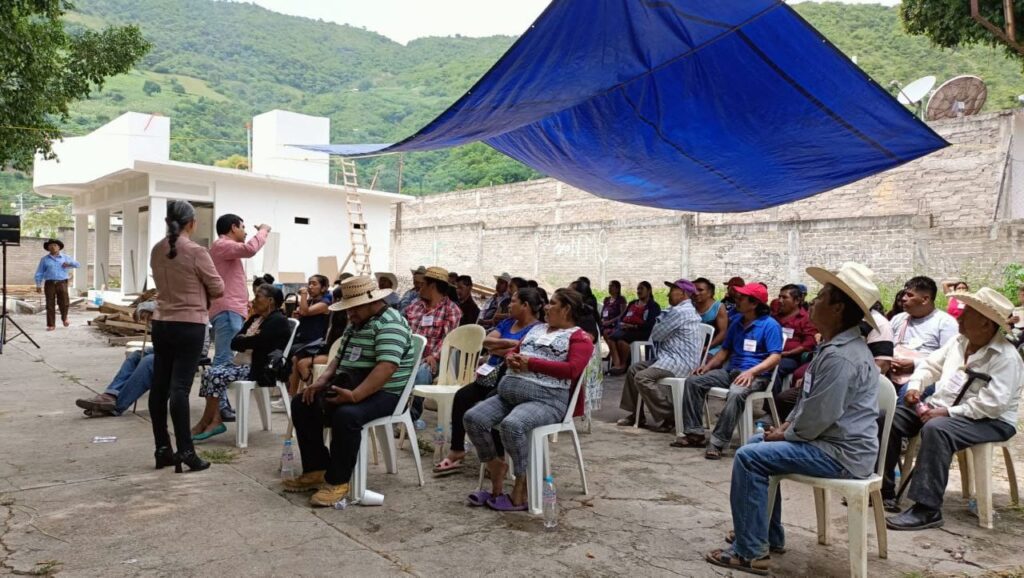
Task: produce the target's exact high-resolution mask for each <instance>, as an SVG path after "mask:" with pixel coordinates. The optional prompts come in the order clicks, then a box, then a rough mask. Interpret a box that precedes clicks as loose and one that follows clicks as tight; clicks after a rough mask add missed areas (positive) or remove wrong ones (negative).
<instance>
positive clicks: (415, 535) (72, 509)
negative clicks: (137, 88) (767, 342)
mask: <svg viewBox="0 0 1024 578" xmlns="http://www.w3.org/2000/svg"><path fill="white" fill-rule="evenodd" d="M91 317H92V314H87V313H85V312H81V311H78V312H75V313H74V314H73V315H72V321H73V325H72V327H71V328H69V329H63V328H61V329H59V330H58V331H56V332H53V333H47V332H46V331H44V327H43V326H44V319H43V316H42V315H36V316H20V317H18V318H17V320H18V322H19V323H22V324H23V325H24V326H25V328H26V329H28V331H29V332H30V333H31V335H32V336H33V337H35V338H36V339H37V340H38V341H39V343H40V345H42V349H40V350H37V349H35V348H33V347H32V346H31V345H30V344H29V343H28V341H26V340H25V339H24V338H22V337H19V338H17V339H15V340H14V341H13V342H11V343H9V344H7V345H6V346H5V348H4V351H3V354H2V355H0V396H2V399H3V400H4V401H3V403H0V416H2V419H0V505H2V508H0V516H2V517H3V528H2V529H0V546H2V549H0V574H9V573H16V574H37V575H38V574H48V573H61V574H67V575H74V576H79V575H85V576H90V575H92V576H100V575H102V576H121V575H154V576H163V575H201V574H202V575H211V574H219V575H230V576H239V575H246V576H269V575H285V574H287V575H323V574H328V573H331V574H340V575H351V576H356V575H358V576H379V575H397V574H413V575H423V576H436V575H451V576H468V575H481V574H495V575H503V576H504V575H559V576H564V575H574V576H576V575H579V576H622V575H636V576H667V575H684V576H711V575H719V574H721V575H725V574H728V573H727V572H720V571H719V569H716V568H714V567H712V566H709V565H707V564H706V563H705V562H704V561H703V554H704V552H706V551H707V550H709V549H711V548H715V547H719V546H721V545H722V544H723V542H722V537H723V536H724V535H725V533H726V532H727V531H728V530H729V529H730V528H731V518H730V513H729V503H728V492H729V475H730V461H731V459H730V457H729V456H728V455H727V457H726V458H725V459H724V460H723V461H721V462H718V463H715V462H708V461H706V460H704V459H703V457H702V455H701V454H700V453H699V452H695V451H690V450H677V449H673V448H669V447H668V443H669V442H670V441H671V440H672V438H671V436H670V435H665V434H655V433H652V432H649V431H646V430H639V431H637V430H632V429H624V428H619V427H616V426H615V425H614V424H613V421H614V419H616V418H618V417H621V416H622V413H621V412H620V411H618V410H617V409H616V407H617V405H618V391H619V388H620V387H621V380H614V381H611V382H609V383H608V384H607V390H606V393H605V399H604V405H605V409H604V410H602V411H601V412H600V413H599V415H598V417H597V419H596V420H595V423H594V425H593V432H592V433H591V434H589V435H583V436H582V444H583V453H584V456H585V458H586V466H587V475H588V478H589V482H590V495H589V496H583V495H581V494H580V490H581V486H580V482H579V477H578V475H577V473H576V468H575V465H574V459H573V454H572V449H571V446H570V444H568V443H567V440H565V439H564V438H563V441H561V442H560V443H558V444H556V445H554V446H553V450H552V452H553V463H552V467H553V469H554V473H555V476H556V480H557V483H558V488H559V498H560V507H561V515H560V523H559V527H558V530H557V531H556V532H545V531H544V528H543V526H542V523H541V520H540V519H539V518H534V517H531V516H529V515H526V514H498V513H495V512H490V511H485V510H480V509H470V508H468V507H466V506H465V505H464V499H465V496H466V494H467V493H468V492H470V491H471V490H473V489H475V485H476V469H475V465H476V462H475V460H474V461H473V464H472V465H473V466H474V467H471V468H469V469H467V470H466V471H465V472H463V473H461V474H457V475H455V476H453V477H449V478H445V479H434V478H432V477H429V476H430V474H429V472H427V475H428V478H427V481H426V485H425V486H423V487H419V486H417V484H416V474H415V472H414V469H413V463H412V459H411V456H410V454H409V452H408V450H406V451H404V452H401V455H400V457H399V472H398V474H397V475H387V474H385V473H384V471H383V467H382V466H370V472H369V486H370V487H371V488H372V489H374V490H377V491H379V492H382V493H383V494H385V496H386V498H385V501H384V505H383V506H382V507H350V508H348V509H347V510H344V511H337V510H313V509H311V508H309V507H308V506H307V504H306V499H307V498H306V496H303V495H294V494H284V493H282V492H281V491H280V490H279V489H278V479H277V478H278V476H277V469H276V468H277V466H278V459H279V456H280V451H281V442H282V432H283V431H284V428H285V419H284V416H283V414H274V427H273V432H263V431H258V428H257V430H255V431H253V432H252V434H251V436H250V438H249V443H250V447H249V448H248V449H246V450H233V452H234V454H235V455H236V459H235V460H234V461H233V462H232V463H229V464H214V465H213V466H212V467H211V468H210V469H209V470H208V471H205V472H200V473H191V474H188V473H187V474H183V475H176V474H174V473H173V472H172V470H170V469H164V470H160V471H155V470H154V469H153V460H152V450H153V448H152V441H151V439H152V437H151V430H150V424H149V421H148V412H147V411H145V410H144V409H141V408H140V410H139V413H138V414H137V415H133V414H128V415H125V416H122V417H119V418H102V419H87V418H84V417H83V416H82V412H81V411H80V410H79V409H78V408H76V407H75V405H74V400H75V399H76V398H79V397H86V396H91V395H93V393H95V392H100V391H102V390H103V389H104V387H105V385H106V384H107V383H108V381H109V380H110V379H111V377H112V376H113V374H114V372H115V371H116V369H117V367H118V364H119V363H120V361H121V360H122V359H123V357H124V356H123V351H122V349H120V348H113V347H108V346H107V345H106V340H105V339H104V338H103V337H102V336H101V335H100V334H98V332H96V331H95V330H93V329H90V328H88V327H86V325H85V323H86V320H87V319H89V318H91ZM197 389H198V387H196V388H194V390H193V391H194V392H195V391H196V390H197ZM200 407H201V406H200V403H198V400H196V403H194V404H193V406H192V414H193V419H196V418H198V416H199V414H200ZM433 415H434V414H433V412H428V413H427V419H428V421H429V420H431V419H432V418H433ZM428 431H430V430H428ZM94 436H117V441H116V442H114V443H103V444H97V443H92V440H93V437H94ZM233 441H234V425H229V433H228V434H225V435H222V436H220V437H218V438H215V439H214V440H211V441H210V442H209V443H207V444H205V445H203V446H202V449H204V450H213V449H217V450H232V448H233V445H232V444H233ZM1020 449H1021V448H1020V444H1017V450H1018V451H1017V455H1018V456H1024V453H1022V452H1020V451H1019V450H1020ZM428 464H429V458H428ZM1021 465H1024V463H1022V464H1021ZM997 478H998V480H997V482H996V497H995V502H996V504H997V506H998V508H999V509H998V514H999V517H998V518H997V520H996V529H995V530H982V529H980V528H979V527H978V526H977V525H976V523H975V519H974V518H973V517H972V516H971V515H970V513H969V512H968V511H967V508H966V502H965V501H964V500H963V499H962V498H961V496H960V493H959V491H958V488H959V478H958V476H957V473H956V472H955V471H954V472H953V476H952V477H951V480H950V488H949V491H948V492H947V501H946V509H945V515H946V520H947V521H946V526H945V527H944V528H942V529H939V530H930V531H926V532H918V533H910V534H908V533H898V532H890V533H889V558H888V559H887V560H880V559H879V558H878V555H877V549H876V546H875V539H874V532H873V531H870V532H869V543H870V552H869V557H868V565H869V572H870V574H871V575H873V576H920V575H944V574H951V575H953V574H955V575H959V574H991V575H995V574H997V573H999V575H1008V574H1002V572H1007V573H1013V572H1020V570H1019V568H1020V567H1022V566H1024V551H1022V549H1021V547H1020V544H1021V543H1022V542H1021V536H1022V534H1024V515H1022V511H1021V510H1020V509H1019V508H1014V507H1010V506H1008V502H1009V498H1008V486H1007V483H1006V478H1005V473H1004V472H1003V470H1002V468H1001V467H1000V468H999V469H998V471H997ZM811 495H812V494H811V492H810V490H809V489H806V488H801V487H797V486H787V487H786V490H785V496H784V507H783V511H784V521H785V524H786V530H787V544H786V545H787V547H788V549H789V551H788V552H787V553H786V554H784V555H776V556H774V563H775V573H776V574H777V575H793V576H804V575H815V576H842V575H845V574H847V572H848V570H847V568H848V566H847V541H846V511H845V509H844V508H843V507H842V506H841V505H840V504H839V502H838V498H833V502H834V503H833V509H832V518H831V519H830V520H829V523H830V525H831V528H832V532H833V543H832V545H830V546H821V545H818V544H817V541H816V530H815V521H814V520H815V518H814V511H813V500H812V499H811ZM1014 569H1017V570H1014ZM1016 575H1019V574H1016Z"/></svg>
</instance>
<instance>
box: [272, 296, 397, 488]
mask: <svg viewBox="0 0 1024 578" xmlns="http://www.w3.org/2000/svg"><path fill="white" fill-rule="evenodd" d="M341 292H342V298H341V301H340V302H337V303H334V304H332V305H331V307H332V308H333V309H334V310H335V311H346V312H347V313H348V321H349V323H348V327H347V328H346V329H345V333H344V335H342V337H341V339H342V341H341V343H342V346H341V347H340V348H339V349H338V354H337V355H336V356H335V357H334V359H332V360H331V362H330V363H329V364H328V365H327V370H326V371H325V372H324V374H323V375H321V376H320V377H319V378H318V379H317V380H316V381H315V382H314V383H313V385H311V386H309V387H308V388H306V389H305V390H303V392H302V394H301V395H299V396H296V397H294V398H292V423H294V425H295V437H296V438H297V439H298V441H299V452H300V454H301V455H302V475H301V476H299V477H297V478H295V479H294V480H285V481H284V482H282V485H283V486H284V490H285V491H287V492H305V491H309V490H317V492H316V493H315V494H314V495H313V496H312V497H311V498H310V500H309V502H310V504H312V505H313V506H317V507H331V506H333V505H334V504H335V503H337V502H338V501H340V500H341V499H342V498H344V497H345V495H346V494H348V490H349V480H350V479H351V478H352V470H353V469H355V465H356V459H357V458H358V457H359V445H360V442H361V441H362V431H363V426H364V425H366V424H367V423H369V422H371V421H373V420H375V419H379V418H382V417H386V416H389V415H392V414H393V413H394V412H395V408H396V407H397V406H398V401H399V399H400V398H401V396H402V393H403V392H404V391H405V388H406V387H407V385H408V384H409V378H410V376H412V373H413V369H414V368H413V363H414V361H415V359H414V357H415V352H414V348H413V338H412V332H411V331H410V330H409V325H408V323H406V322H405V318H404V317H403V316H402V314H401V313H399V312H398V310H397V309H395V308H393V307H390V306H388V304H387V303H385V302H384V299H385V298H386V297H387V296H388V294H389V293H391V290H390V289H378V288H377V284H376V283H374V280H373V278H372V277H369V276H359V277H353V278H351V279H348V280H346V281H345V282H344V283H342V284H341ZM324 427H330V428H331V447H330V450H328V449H327V447H326V446H325V445H324Z"/></svg>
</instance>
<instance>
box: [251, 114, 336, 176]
mask: <svg viewBox="0 0 1024 578" xmlns="http://www.w3.org/2000/svg"><path fill="white" fill-rule="evenodd" d="M330 142H331V121H330V119H328V118H323V117H318V116H309V115H305V114H299V113H297V112H289V111H285V110H272V111H270V112H265V113H263V114H261V115H258V116H255V117H253V119H252V172H254V173H260V174H265V175H273V176H278V177H285V178H289V179H297V180H302V181H311V182H315V183H325V184H326V183H328V182H330V180H329V179H330V157H329V156H328V155H327V154H325V153H316V152H311V151H306V150H303V149H299V148H295V147H293V146H287V145H305V144H328V143H330Z"/></svg>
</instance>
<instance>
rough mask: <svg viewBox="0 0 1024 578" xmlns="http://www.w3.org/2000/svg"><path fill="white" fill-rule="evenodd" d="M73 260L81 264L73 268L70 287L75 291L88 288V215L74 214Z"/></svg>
mask: <svg viewBox="0 0 1024 578" xmlns="http://www.w3.org/2000/svg"><path fill="white" fill-rule="evenodd" d="M74 257H75V260H76V261H78V262H79V264H81V267H80V268H79V269H76V270H75V273H74V281H73V282H72V284H71V287H72V288H73V289H74V290H75V292H79V291H85V290H86V289H88V288H89V215H75V255H74Z"/></svg>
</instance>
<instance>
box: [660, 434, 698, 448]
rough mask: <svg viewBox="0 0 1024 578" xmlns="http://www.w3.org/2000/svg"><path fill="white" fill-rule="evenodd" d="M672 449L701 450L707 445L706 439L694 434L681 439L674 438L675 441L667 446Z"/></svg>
mask: <svg viewBox="0 0 1024 578" xmlns="http://www.w3.org/2000/svg"><path fill="white" fill-rule="evenodd" d="M668 445H670V446H672V447H674V448H701V449H703V448H704V447H705V446H707V445H708V438H706V437H704V436H699V435H696V434H686V435H685V436H683V437H681V438H676V441H674V442H672V443H670V444H668Z"/></svg>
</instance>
